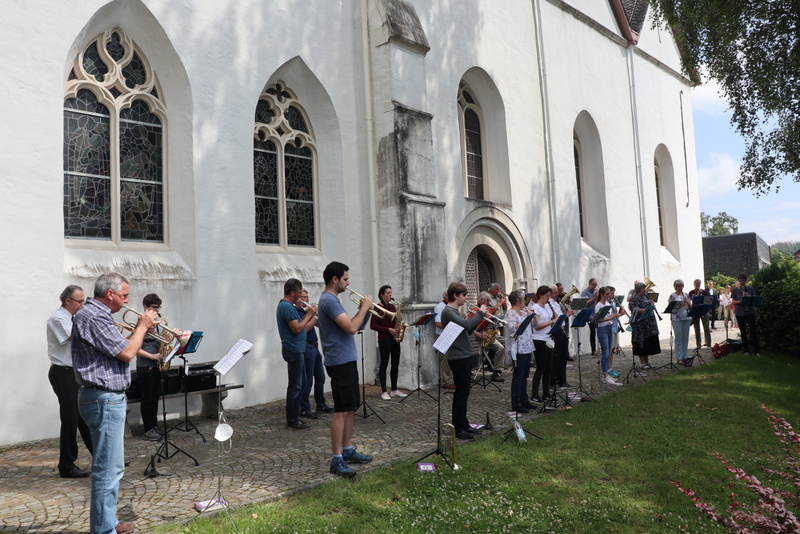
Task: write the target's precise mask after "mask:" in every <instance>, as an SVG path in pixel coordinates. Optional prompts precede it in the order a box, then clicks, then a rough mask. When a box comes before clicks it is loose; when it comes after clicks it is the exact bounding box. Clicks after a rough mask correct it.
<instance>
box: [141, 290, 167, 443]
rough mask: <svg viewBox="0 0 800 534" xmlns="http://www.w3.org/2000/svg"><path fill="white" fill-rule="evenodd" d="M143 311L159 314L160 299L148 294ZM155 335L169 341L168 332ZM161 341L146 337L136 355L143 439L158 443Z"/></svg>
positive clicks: (159, 436) (144, 300)
mask: <svg viewBox="0 0 800 534" xmlns="http://www.w3.org/2000/svg"><path fill="white" fill-rule="evenodd" d="M142 307H143V308H144V311H147V310H153V311H154V312H156V314H158V315H160V314H161V299H160V298H159V296H158V295H156V294H155V293H149V294H147V295H145V296H144V298H143V299H142ZM155 333H156V334H158V335H161V336H169V337H165V339H168V340H169V339H171V338H172V335H171V334H169V333H168V332H162V331H159V329H158V327H156V329H155ZM162 357H163V355H162V354H161V341H159V340H158V339H156V338H154V337H152V336H148V337H146V338H144V341H143V342H142V348H140V349H139V351H138V352H137V353H136V383H137V384H138V385H139V391H140V392H141V400H140V401H139V410H140V413H141V414H142V424H143V425H144V437H145V438H146V439H149V440H151V441H159V440H160V439H161V436H163V435H164V431H163V430H161V429H160V428H158V398H159V397H160V396H161V371H160V370H159V369H158V362H159V361H161V358H162Z"/></svg>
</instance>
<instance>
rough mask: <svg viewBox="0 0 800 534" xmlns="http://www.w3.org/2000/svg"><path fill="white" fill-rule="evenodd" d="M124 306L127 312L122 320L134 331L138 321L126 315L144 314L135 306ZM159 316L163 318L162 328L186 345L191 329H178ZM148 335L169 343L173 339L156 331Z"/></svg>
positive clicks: (182, 344)
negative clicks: (166, 337) (134, 307)
mask: <svg viewBox="0 0 800 534" xmlns="http://www.w3.org/2000/svg"><path fill="white" fill-rule="evenodd" d="M122 307H123V308H125V313H124V314H123V315H122V322H124V323H125V324H126V325H127V326H128V327H130V331H131V332H133V330H134V328H136V323H135V322H130V321H128V320H126V319H125V317H126V316H127V315H128V313H134V314H136V315H138V316H139V317H141V316H142V315H143V314H142V313H140V312H138V311H136V310H134V309H133V308H129V307H128V306H124V305H123V306H122ZM159 318H160V319H161V323H159V324H160V325H161V328H163V329H164V330H166V331H167V332H169V333H170V334H172V335H173V336H175V339H177V340H178V343H180V344H181V346H184V345H186V343H188V342H189V337H190V336H191V334H192V331H191V330H177V329H175V328H172V327H171V326H169V322H168V321H167V320H166V319H164V318H163V317H161V316H160V315H159ZM127 329H128V328H126V330H127ZM148 335H150V336H152V337H154V338H155V339H157V340H159V341H161V342H162V343H169V342H170V341H171V340H167V339H165V338H164V337H163V336H160V335H158V334H156V333H155V332H153V333H150V334H148Z"/></svg>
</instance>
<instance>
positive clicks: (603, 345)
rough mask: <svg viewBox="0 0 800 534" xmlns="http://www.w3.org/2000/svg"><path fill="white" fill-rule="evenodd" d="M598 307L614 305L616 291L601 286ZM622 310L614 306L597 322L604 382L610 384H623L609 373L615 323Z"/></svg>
mask: <svg viewBox="0 0 800 534" xmlns="http://www.w3.org/2000/svg"><path fill="white" fill-rule="evenodd" d="M597 294H598V302H597V307H598V308H600V309H602V308H603V307H604V306H612V304H611V300H610V299H611V298H613V294H614V292H613V291H612V290H611V289H610V288H608V287H605V286H604V287H601V288H600V289H599V290H598V293H597ZM621 315H623V313H622V312H621V311H615V310H614V308H613V306H612V308H611V309H610V310H609V311H608V313H606V314H605V316H604V317H603V318H602V319H600V320H599V321H598V322H597V339H598V341H599V342H600V367H601V369H602V370H603V382H604V383H606V384H608V385H609V386H621V385H622V382H619V381H618V380H616V379H615V378H614V377H613V376H611V375H610V374H609V371H611V365H612V356H611V349H613V348H614V324H615V322H616V321H617V318H618V317H619V316H621Z"/></svg>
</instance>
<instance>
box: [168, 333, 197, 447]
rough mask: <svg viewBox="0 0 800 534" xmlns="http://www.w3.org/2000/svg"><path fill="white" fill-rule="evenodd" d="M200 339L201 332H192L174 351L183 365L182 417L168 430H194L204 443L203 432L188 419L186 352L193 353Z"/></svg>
mask: <svg viewBox="0 0 800 534" xmlns="http://www.w3.org/2000/svg"><path fill="white" fill-rule="evenodd" d="M202 340H203V333H202V332H192V336H191V337H190V338H189V341H187V342H186V345H184V346H183V347H181V348H180V349H178V352H176V353H175V356H178V357H179V358H180V359H181V360H183V366H182V367H181V388H183V413H184V419H183V421H181V422H180V423H178V424H177V425H175V426H173V427H172V428H171V429H170V430H169V431H170V432H171V431H172V430H179V431H181V432H191V431H192V430H194V431H195V432H197V434H198V435H199V436H200V437H201V438H202V440H203V443H206V438H205V436H203V433H202V432H200V429H198V428H197V427H196V426H195V425H194V423H192V421H191V420H190V419H189V376H188V372H187V368H188V367H187V362H186V354H193V353H195V352H197V347H198V346H199V345H200V342H201V341H202Z"/></svg>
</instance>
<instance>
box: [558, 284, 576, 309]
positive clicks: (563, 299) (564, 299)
mask: <svg viewBox="0 0 800 534" xmlns="http://www.w3.org/2000/svg"><path fill="white" fill-rule="evenodd" d="M578 291H580V290H579V289H578V288H577V287H575V284H572V287H571V288H570V290H569V291H567V292H566V293H564V296H563V297H561V299H560V300H559V302H560V303H561V304H566V303H567V301H568V300H569V299H570V297H571V296H572V295H574V294H575V293H577V292H578Z"/></svg>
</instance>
